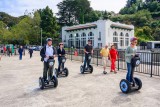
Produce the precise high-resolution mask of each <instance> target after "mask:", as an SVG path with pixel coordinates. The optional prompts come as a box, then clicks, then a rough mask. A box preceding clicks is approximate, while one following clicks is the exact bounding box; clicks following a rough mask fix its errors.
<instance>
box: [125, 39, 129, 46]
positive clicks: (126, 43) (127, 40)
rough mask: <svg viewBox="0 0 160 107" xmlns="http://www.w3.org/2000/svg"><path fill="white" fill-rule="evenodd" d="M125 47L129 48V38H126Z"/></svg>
mask: <svg viewBox="0 0 160 107" xmlns="http://www.w3.org/2000/svg"><path fill="white" fill-rule="evenodd" d="M125 45H126V46H129V38H125Z"/></svg>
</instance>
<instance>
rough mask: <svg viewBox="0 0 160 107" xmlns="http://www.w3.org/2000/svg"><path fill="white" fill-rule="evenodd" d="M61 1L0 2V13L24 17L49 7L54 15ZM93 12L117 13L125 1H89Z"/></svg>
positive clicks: (27, 0) (7, 0) (15, 0)
mask: <svg viewBox="0 0 160 107" xmlns="http://www.w3.org/2000/svg"><path fill="white" fill-rule="evenodd" d="M61 1H63V0H0V11H3V12H6V13H8V14H10V15H12V16H21V15H24V12H25V11H26V10H27V11H28V12H32V11H33V10H36V9H42V8H45V7H46V6H49V7H50V8H51V9H52V10H53V12H54V13H57V12H58V9H57V6H56V5H57V4H58V3H59V2H61ZM89 1H91V7H93V9H95V10H107V11H115V12H119V10H120V9H121V8H122V7H124V5H125V4H126V1H127V0H89Z"/></svg>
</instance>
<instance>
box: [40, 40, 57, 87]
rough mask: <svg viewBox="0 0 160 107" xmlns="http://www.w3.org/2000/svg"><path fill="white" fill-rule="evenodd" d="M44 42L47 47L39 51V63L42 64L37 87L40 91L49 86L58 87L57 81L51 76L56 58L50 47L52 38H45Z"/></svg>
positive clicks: (52, 48)
mask: <svg viewBox="0 0 160 107" xmlns="http://www.w3.org/2000/svg"><path fill="white" fill-rule="evenodd" d="M46 41H47V45H46V46H44V47H43V48H42V49H41V51H40V56H41V61H43V62H44V68H43V77H40V78H39V86H40V88H41V89H44V88H45V87H50V86H53V87H57V85H58V80H57V78H56V77H55V76H54V75H53V68H54V63H55V60H54V58H55V57H56V56H55V54H56V51H55V49H54V47H53V46H52V38H47V40H46ZM47 72H48V76H47Z"/></svg>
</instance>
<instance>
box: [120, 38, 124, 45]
mask: <svg viewBox="0 0 160 107" xmlns="http://www.w3.org/2000/svg"><path fill="white" fill-rule="evenodd" d="M120 46H124V38H123V37H120Z"/></svg>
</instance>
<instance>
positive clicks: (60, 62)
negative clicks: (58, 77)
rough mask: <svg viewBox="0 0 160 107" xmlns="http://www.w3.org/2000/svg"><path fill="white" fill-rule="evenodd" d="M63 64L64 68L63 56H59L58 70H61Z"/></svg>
mask: <svg viewBox="0 0 160 107" xmlns="http://www.w3.org/2000/svg"><path fill="white" fill-rule="evenodd" d="M61 64H62V68H64V63H62V61H61V57H58V71H60V66H61Z"/></svg>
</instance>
